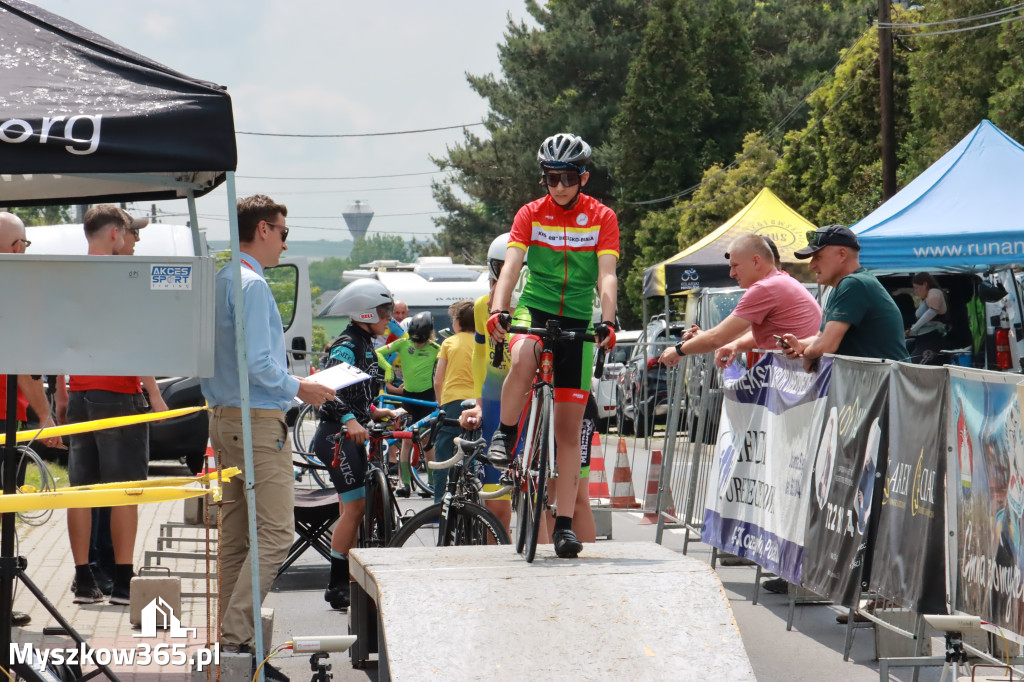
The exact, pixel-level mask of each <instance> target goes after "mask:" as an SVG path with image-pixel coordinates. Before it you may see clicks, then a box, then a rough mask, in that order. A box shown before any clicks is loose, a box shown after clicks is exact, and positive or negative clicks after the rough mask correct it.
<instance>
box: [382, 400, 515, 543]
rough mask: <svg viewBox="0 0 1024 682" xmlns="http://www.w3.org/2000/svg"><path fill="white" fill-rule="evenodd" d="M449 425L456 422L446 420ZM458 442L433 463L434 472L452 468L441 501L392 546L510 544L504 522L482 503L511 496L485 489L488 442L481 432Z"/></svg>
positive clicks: (415, 518) (416, 519)
mask: <svg viewBox="0 0 1024 682" xmlns="http://www.w3.org/2000/svg"><path fill="white" fill-rule="evenodd" d="M441 419H444V421H445V423H449V424H450V423H453V422H454V423H456V424H457V423H458V420H456V419H447V418H444V417H442V418H441ZM464 435H466V438H456V439H455V454H454V456H453V457H452V458H451V459H448V460H445V461H444V462H429V463H428V465H427V466H428V467H430V468H431V469H434V470H438V469H450V470H451V471H450V473H449V474H448V483H447V485H446V487H445V493H444V497H443V498H442V499H441V502H439V503H437V504H433V505H431V506H429V507H427V508H426V509H424V510H422V511H420V512H419V513H418V514H416V515H415V516H413V517H412V518H410V519H408V520H406V521H405V523H403V524H402V527H401V528H400V529H399V530H398V532H397V533H395V535H394V537H393V538H392V540H391V544H390V545H388V546H389V547H413V546H420V547H428V546H429V547H452V546H464V545H507V544H509V542H510V540H509V536H508V532H506V530H505V526H504V525H503V524H502V523H501V520H500V519H498V517H497V516H495V515H494V513H493V512H491V510H489V509H487V508H486V507H484V506H482V505H481V504H480V500H484V499H494V498H498V497H501V496H503V495H507V494H508V493H509V491H510V490H511V488H508V487H506V488H504V489H501V490H496V491H493V492H489V493H484V492H481V488H482V486H483V483H482V480H481V476H480V469H481V467H482V466H483V465H484V464H485V463H486V462H487V454H486V452H487V441H485V440H484V439H483V438H480V437H479V431H476V432H472V433H469V434H464Z"/></svg>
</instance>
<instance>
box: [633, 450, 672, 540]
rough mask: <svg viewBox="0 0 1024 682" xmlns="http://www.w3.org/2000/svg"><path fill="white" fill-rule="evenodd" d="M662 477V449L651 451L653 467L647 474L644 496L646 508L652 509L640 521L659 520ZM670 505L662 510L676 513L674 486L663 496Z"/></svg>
mask: <svg viewBox="0 0 1024 682" xmlns="http://www.w3.org/2000/svg"><path fill="white" fill-rule="evenodd" d="M660 479H661V450H652V451H651V468H650V472H649V473H648V474H647V495H646V496H645V497H644V509H647V510H650V511H648V512H646V513H645V514H644V517H643V518H642V519H640V523H644V524H651V523H657V522H658V514H657V513H656V511H655V510H657V508H658V485H659V483H660ZM662 499H663V500H665V503H666V504H667V505H668V508H667V509H662V510H661V511H663V512H666V513H669V514H671V515H672V516H675V515H676V509H675V506H673V502H672V488H670V487H667V488H666V495H665V497H663V498H662Z"/></svg>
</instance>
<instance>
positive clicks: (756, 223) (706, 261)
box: [644, 187, 817, 298]
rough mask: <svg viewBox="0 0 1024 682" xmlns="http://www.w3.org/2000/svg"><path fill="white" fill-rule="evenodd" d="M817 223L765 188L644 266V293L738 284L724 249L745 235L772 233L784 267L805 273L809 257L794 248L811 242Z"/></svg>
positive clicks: (665, 292) (675, 291) (668, 292)
mask: <svg viewBox="0 0 1024 682" xmlns="http://www.w3.org/2000/svg"><path fill="white" fill-rule="evenodd" d="M816 227H817V226H816V225H813V224H812V223H810V222H808V221H807V220H806V219H805V218H804V217H803V216H801V215H800V214H799V213H797V212H796V211H794V210H793V209H791V208H790V207H789V206H787V205H786V204H785V203H784V202H783V201H782V200H781V199H779V198H778V197H777V196H775V193H774V192H772V191H771V190H770V189H768V188H767V187H765V188H764V189H762V190H761V191H760V192H758V194H757V196H756V197H754V198H753V199H752V200H751V202H750V203H749V204H747V205H746V206H744V207H743V209H742V210H740V212H739V213H737V214H736V215H734V216H733V217H732V218H730V219H729V220H727V221H726V222H725V223H724V224H723V225H722V226H721V227H719V228H718V229H717V230H715V231H714V232H712V233H711V234H708V235H706V236H705V237H704V238H703V239H701V240H700V241H698V242H695V243H693V244H691V245H690V246H688V247H686V248H685V249H683V250H682V251H680V252H679V253H677V254H676V255H674V256H672V257H671V258H669V259H667V260H664V261H662V262H660V263H658V264H657V265H652V266H651V267H649V268H647V269H646V270H644V298H653V297H659V296H665V295H668V296H671V295H673V294H678V293H681V292H685V291H690V290H693V289H700V288H703V287H728V286H734V285H735V281H734V280H733V279H732V278H731V277H729V262H728V261H727V260H726V258H725V253H726V251H728V250H729V244H731V243H732V241H733V240H734V239H736V237H739V236H741V235H744V234H759V235H761V236H763V237H769V238H771V240H772V241H773V242H775V246H776V247H778V249H779V255H780V256H782V265H783V268H784V269H785V270H787V271H791V272H793V273H794V274H797V275H805V274H806V272H807V270H806V268H805V267H803V266H804V264H805V261H800V260H797V259H796V257H795V256H793V252H794V251H795V250H797V249H800V248H803V247H804V246H806V245H807V238H806V236H805V235H806V233H807V231H808V230H814V229H816ZM798 279H803V277H798Z"/></svg>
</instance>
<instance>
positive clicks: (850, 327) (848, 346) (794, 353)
mask: <svg viewBox="0 0 1024 682" xmlns="http://www.w3.org/2000/svg"><path fill="white" fill-rule="evenodd" d="M793 255H795V256H796V257H797V258H801V259H804V258H810V259H811V262H810V264H809V265H810V268H811V270H813V271H814V273H815V274H816V275H817V278H818V284H819V285H820V286H830V287H834V288H835V291H833V292H832V295H831V296H829V298H828V302H827V303H826V304H825V309H824V316H823V319H822V326H821V330H820V331H819V332H818V334H817V335H816V336H811V337H808V338H804V339H799V338H797V337H796V336H794V335H793V334H784V335H783V337H782V338H783V340H784V341H785V344H787V345H788V346H789V347H788V348H786V347H785V346H784V345H782V344H780V347H782V348H783V351H784V352H785V354H786V355H787V356H788V357H802V358H803V359H804V368H805V369H807V370H808V371H810V369H811V367H812V366H813V365H814V361H815V360H817V359H818V358H820V357H821V356H822V355H824V354H826V353H835V354H837V355H849V356H853V357H864V358H885V359H888V360H907V359H908V357H909V356H908V353H907V347H906V344H905V343H904V333H903V318H902V316H901V315H900V311H899V308H897V307H896V303H895V302H894V301H893V300H892V296H890V295H889V292H887V291H886V290H885V289H884V288H883V287H882V285H881V284H880V283H879V281H878V280H877V279H876V278H875V276H874V275H872V274H871V273H869V272H868V271H867V270H865V269H864V268H862V267H861V265H860V243H859V242H858V241H857V235H855V234H854V233H853V232H852V231H851V230H850V228H848V227H844V226H842V225H829V226H828V227H822V228H820V229H817V230H814V231H809V232H808V233H807V246H805V247H804V248H802V249H800V250H799V251H796V252H794V254H793Z"/></svg>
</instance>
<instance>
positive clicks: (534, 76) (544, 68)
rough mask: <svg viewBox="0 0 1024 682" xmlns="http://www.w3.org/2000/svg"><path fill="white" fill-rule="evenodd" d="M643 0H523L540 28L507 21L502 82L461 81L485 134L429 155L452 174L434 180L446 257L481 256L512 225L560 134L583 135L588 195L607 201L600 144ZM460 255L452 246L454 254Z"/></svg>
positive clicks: (641, 18) (642, 20) (642, 17)
mask: <svg viewBox="0 0 1024 682" xmlns="http://www.w3.org/2000/svg"><path fill="white" fill-rule="evenodd" d="M648 4H649V3H648V2H647V1H646V0H550V1H549V2H547V3H546V4H544V5H543V6H542V5H541V4H540V3H538V2H537V1H536V0H528V1H527V3H526V9H527V11H528V12H529V13H530V15H531V16H532V17H533V19H534V21H535V22H536V23H537V27H536V28H534V27H532V26H527V25H526V24H525V23H524V22H519V23H516V22H514V21H510V22H509V24H508V28H507V30H506V34H505V40H504V42H503V43H502V44H500V45H499V46H498V61H499V63H500V65H501V74H500V76H495V75H493V74H487V75H483V76H474V75H468V76H467V79H468V81H469V84H470V87H472V88H473V90H474V91H475V92H477V93H478V94H479V95H480V96H481V97H483V98H484V99H485V100H487V103H488V107H489V110H490V113H489V114H488V116H487V119H486V121H485V126H486V130H487V137H481V136H477V135H475V134H473V133H471V132H469V131H466V133H465V137H464V140H463V142H462V143H460V144H457V145H454V146H453V147H451V148H450V149H449V150H448V152H447V154H446V156H444V157H443V158H435V159H434V162H435V163H436V164H437V165H438V167H439V168H441V169H444V170H449V171H452V173H451V174H450V176H449V178H448V179H447V180H444V181H441V182H438V183H435V186H434V195H435V198H436V199H437V201H438V203H439V205H441V206H442V208H443V209H444V210H445V215H443V216H441V217H438V218H435V219H434V221H435V223H436V224H437V225H438V227H440V228H441V232H440V233H439V235H438V238H437V241H438V244H439V245H440V246H441V248H442V249H444V248H450V249H451V251H450V252H449V253H461V252H462V249H463V248H465V249H468V251H469V252H470V253H471V254H476V255H479V254H480V253H482V251H483V249H484V248H486V246H487V244H489V243H490V240H491V239H493V238H494V237H495V236H497V235H498V234H501V233H502V232H505V231H507V230H508V229H509V227H510V226H511V225H512V219H513V218H514V217H515V214H516V211H517V210H518V209H519V207H520V206H522V205H523V204H524V203H526V202H528V201H531V200H532V199H535V198H537V197H540V196H542V193H543V188H541V187H540V186H539V185H538V184H537V181H538V179H539V177H540V173H539V170H538V168H537V161H536V154H537V148H538V147H539V146H540V143H541V142H542V141H543V140H544V138H546V137H548V136H549V135H553V134H555V133H558V132H566V131H568V132H572V133H575V134H577V135H581V136H582V137H583V138H584V139H585V140H587V142H589V143H590V145H591V146H592V147H593V148H594V161H593V163H592V167H591V179H590V183H589V184H588V185H587V191H588V193H589V194H592V195H594V196H596V197H598V198H599V199H602V200H608V199H609V198H610V197H611V183H610V179H609V163H608V161H607V160H606V159H605V158H604V157H605V151H604V149H603V146H604V145H605V143H606V142H607V141H608V134H609V130H610V129H611V125H610V124H611V120H612V119H613V118H614V116H615V114H616V113H617V111H618V106H619V100H620V99H621V98H622V95H623V93H624V91H625V82H626V75H627V73H628V68H629V61H630V55H631V54H632V51H633V49H634V48H635V46H636V44H637V43H639V38H640V33H641V31H642V29H643V27H644V25H645V24H646V7H647V5H648ZM456 246H457V247H459V248H454V247H456Z"/></svg>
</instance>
